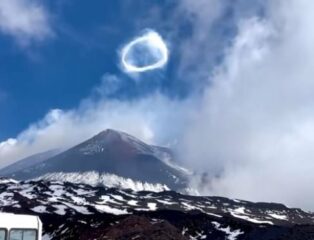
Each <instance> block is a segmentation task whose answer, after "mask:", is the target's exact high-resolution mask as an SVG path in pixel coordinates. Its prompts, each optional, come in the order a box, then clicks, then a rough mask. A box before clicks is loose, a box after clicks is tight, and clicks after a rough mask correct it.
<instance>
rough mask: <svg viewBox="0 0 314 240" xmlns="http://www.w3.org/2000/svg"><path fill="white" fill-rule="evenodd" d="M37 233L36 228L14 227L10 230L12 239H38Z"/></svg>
mask: <svg viewBox="0 0 314 240" xmlns="http://www.w3.org/2000/svg"><path fill="white" fill-rule="evenodd" d="M36 234H37V231H36V230H23V229H14V230H11V231H10V240H36ZM0 240H1V238H0Z"/></svg>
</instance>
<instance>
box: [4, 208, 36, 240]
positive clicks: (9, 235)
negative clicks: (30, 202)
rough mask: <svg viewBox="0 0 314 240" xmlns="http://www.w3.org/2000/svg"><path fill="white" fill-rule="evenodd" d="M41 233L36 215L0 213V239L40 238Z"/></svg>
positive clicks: (33, 239) (29, 239) (25, 239)
mask: <svg viewBox="0 0 314 240" xmlns="http://www.w3.org/2000/svg"><path fill="white" fill-rule="evenodd" d="M41 233H42V223H41V221H40V219H39V217H37V216H31V215H17V214H11V213H0V240H41Z"/></svg>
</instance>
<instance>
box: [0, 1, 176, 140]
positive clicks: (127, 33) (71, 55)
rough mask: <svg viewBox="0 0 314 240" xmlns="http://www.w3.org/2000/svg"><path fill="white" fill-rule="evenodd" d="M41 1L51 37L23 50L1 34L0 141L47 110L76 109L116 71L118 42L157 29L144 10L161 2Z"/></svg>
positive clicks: (11, 38) (126, 93)
mask: <svg viewBox="0 0 314 240" xmlns="http://www.w3.org/2000/svg"><path fill="white" fill-rule="evenodd" d="M46 2H47V3H46V4H45V8H46V9H48V10H47V11H49V14H50V18H51V23H50V25H51V26H50V27H51V29H52V31H53V32H54V36H52V37H47V39H45V40H44V41H41V42H37V41H33V42H31V43H29V46H25V47H24V46H20V45H19V44H18V43H17V42H16V41H15V39H14V38H13V37H12V36H10V35H6V34H0V46H1V47H0V59H1V60H0V65H1V67H0V79H1V81H0V90H1V96H2V97H1V101H0V106H1V117H0V139H5V138H8V137H12V136H15V135H17V134H18V133H19V132H20V131H21V130H22V129H24V128H26V127H27V126H28V125H29V124H30V123H32V122H34V121H36V120H38V119H40V118H42V117H43V116H44V115H45V114H46V112H47V111H48V110H49V109H52V108H61V109H69V108H73V107H75V106H76V105H77V104H78V103H79V101H80V100H81V99H83V98H85V97H87V96H88V95H89V94H90V92H91V90H92V89H93V88H94V87H95V86H97V85H99V84H100V80H101V77H102V75H103V74H105V73H112V74H115V73H119V72H121V71H120V69H119V66H118V54H117V50H118V49H119V48H120V47H121V46H122V44H124V43H125V42H126V41H128V40H129V39H130V38H131V37H134V35H136V34H138V32H139V31H141V30H142V29H144V28H147V27H150V28H155V29H156V30H159V29H158V28H159V26H158V25H159V24H158V25H157V24H155V25H154V24H153V21H152V22H151V23H149V11H152V10H151V9H152V8H153V7H156V6H155V5H156V2H159V4H158V5H160V1H155V2H154V1H150V2H149V3H147V1H137V3H136V4H133V3H132V2H131V1H102V0H95V1H93V4H90V3H88V2H87V1H53V3H51V2H48V1H46ZM145 19H148V20H147V21H146V20H145ZM160 30H162V29H160ZM161 75H162V74H161ZM161 75H160V76H161ZM125 83H128V86H127V87H128V90H127V91H126V90H124V91H123V94H124V95H132V94H137V93H136V92H134V93H133V88H132V82H131V81H127V80H126V81H125ZM169 86H170V84H169ZM165 87H166V88H167V86H165ZM170 87H171V86H170ZM147 88H149V86H147ZM120 94H122V91H121V93H120ZM113 97H119V96H117V95H116V96H113Z"/></svg>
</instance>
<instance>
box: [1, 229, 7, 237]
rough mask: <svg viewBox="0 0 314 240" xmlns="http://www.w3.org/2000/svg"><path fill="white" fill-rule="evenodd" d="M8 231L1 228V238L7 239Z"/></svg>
mask: <svg viewBox="0 0 314 240" xmlns="http://www.w3.org/2000/svg"><path fill="white" fill-rule="evenodd" d="M5 235H6V231H5V230H3V229H0V240H5V239H6V236H5Z"/></svg>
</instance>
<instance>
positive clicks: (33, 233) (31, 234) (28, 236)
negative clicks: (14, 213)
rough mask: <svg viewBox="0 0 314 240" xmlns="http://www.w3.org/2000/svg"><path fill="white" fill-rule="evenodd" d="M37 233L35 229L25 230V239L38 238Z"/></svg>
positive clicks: (34, 239)
mask: <svg viewBox="0 0 314 240" xmlns="http://www.w3.org/2000/svg"><path fill="white" fill-rule="evenodd" d="M36 233H37V232H36V231H35V230H24V232H23V240H36Z"/></svg>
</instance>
